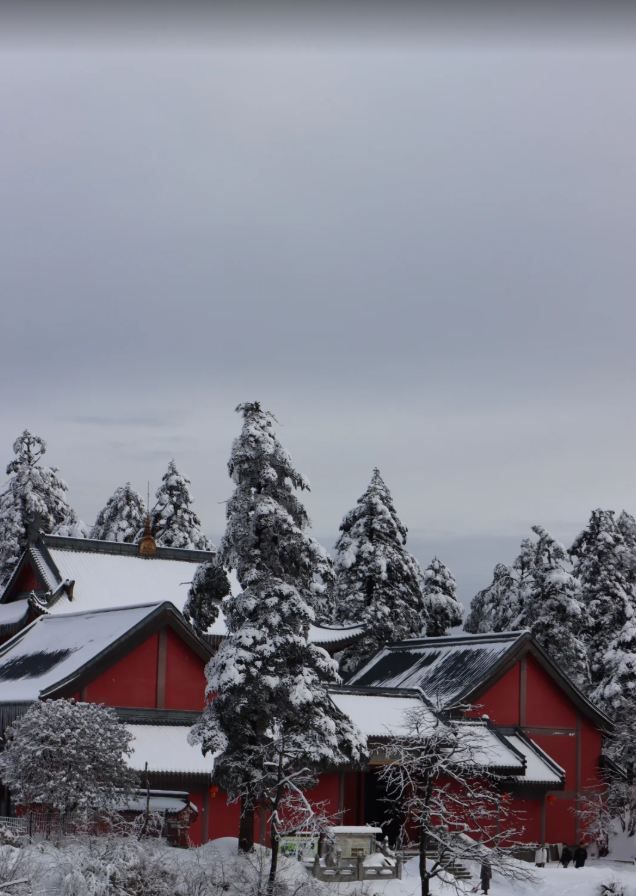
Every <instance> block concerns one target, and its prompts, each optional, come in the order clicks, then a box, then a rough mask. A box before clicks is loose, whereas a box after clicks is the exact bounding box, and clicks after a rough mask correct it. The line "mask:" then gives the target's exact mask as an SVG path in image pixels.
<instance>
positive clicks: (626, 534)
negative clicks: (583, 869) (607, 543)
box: [616, 510, 636, 588]
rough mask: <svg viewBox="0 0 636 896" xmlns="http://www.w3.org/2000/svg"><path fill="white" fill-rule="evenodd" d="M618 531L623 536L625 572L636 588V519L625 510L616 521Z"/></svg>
mask: <svg viewBox="0 0 636 896" xmlns="http://www.w3.org/2000/svg"><path fill="white" fill-rule="evenodd" d="M616 525H617V526H618V531H619V532H620V533H621V535H622V536H623V542H624V549H623V555H622V556H623V562H622V566H623V570H624V572H625V576H626V577H627V580H628V582H629V584H630V585H631V586H632V588H634V587H635V586H636V519H634V517H633V516H632V515H631V513H627V511H626V510H623V511H622V512H621V514H620V516H619V517H618V519H617V520H616Z"/></svg>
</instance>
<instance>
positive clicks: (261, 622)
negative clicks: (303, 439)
mask: <svg viewBox="0 0 636 896" xmlns="http://www.w3.org/2000/svg"><path fill="white" fill-rule="evenodd" d="M237 410H238V411H239V412H240V413H241V414H242V416H243V428H242V431H241V434H240V435H239V436H238V438H237V439H236V440H235V441H234V444H233V446H232V452H231V456H230V460H229V463H228V470H229V473H230V477H231V478H232V480H233V481H234V484H235V489H234V493H233V495H232V497H231V498H230V500H229V502H228V504H227V528H226V532H225V536H224V538H223V541H222V544H221V556H222V560H223V562H224V565H225V566H226V567H228V568H234V569H236V572H237V577H238V580H239V583H240V585H241V587H242V588H243V591H242V593H241V594H239V595H237V596H233V597H231V598H229V599H228V600H227V601H225V604H224V610H225V617H226V621H227V627H228V635H227V637H226V638H225V640H224V641H223V644H222V645H221V647H220V649H219V651H218V653H217V654H216V656H214V657H213V658H212V660H211V661H210V663H209V664H208V667H207V669H206V675H207V694H208V697H209V698H210V701H209V703H208V705H207V707H206V709H205V711H204V713H203V715H202V717H201V719H200V721H199V723H198V724H197V725H195V727H194V728H193V732H192V739H193V740H194V741H195V742H198V743H200V744H201V746H202V749H203V751H204V752H206V753H207V752H217V751H218V753H219V755H218V756H217V758H216V759H215V775H216V779H217V780H218V782H219V783H220V785H221V786H222V787H223V788H224V789H225V790H226V791H227V792H228V793H229V794H230V795H232V796H239V797H240V799H241V828H240V836H239V840H240V847H241V848H242V849H250V848H251V846H252V843H253V813H254V808H255V806H256V805H257V804H258V803H259V800H260V799H261V798H263V796H264V795H265V793H266V792H268V791H269V788H270V787H271V777H272V774H275V773H276V772H275V769H276V768H277V767H278V766H279V765H280V762H281V761H283V754H282V753H281V752H280V747H279V745H280V744H283V745H284V762H285V768H286V769H287V772H288V775H287V777H286V779H285V780H287V781H292V780H293V775H294V774H295V773H296V772H299V771H301V770H305V771H306V770H307V769H309V770H316V771H317V770H319V769H320V768H321V767H324V766H331V767H334V766H338V765H340V764H342V763H345V762H349V761H356V760H358V759H360V758H361V756H362V752H363V749H364V744H363V742H362V741H361V739H360V736H359V735H358V733H357V732H356V730H355V729H354V728H353V726H352V725H351V723H350V721H349V720H348V719H347V718H346V717H345V716H344V715H343V714H342V713H340V712H339V710H337V708H336V707H335V706H334V704H333V703H332V702H331V700H330V699H329V694H328V690H329V687H330V686H332V685H333V684H335V683H337V682H338V681H339V680H340V679H339V676H338V672H337V666H336V664H335V663H334V661H333V660H332V659H331V658H330V657H329V655H328V654H327V653H326V652H325V651H324V650H322V649H321V648H319V647H316V646H315V645H313V644H310V643H309V641H308V637H307V636H308V631H309V626H310V625H311V623H312V621H313V620H314V611H313V609H312V607H311V605H310V604H311V600H312V594H313V592H312V588H313V586H314V558H315V555H316V550H315V546H314V545H315V543H313V541H312V539H310V537H309V536H308V534H307V531H306V530H307V525H308V519H307V513H306V511H305V508H304V507H303V505H302V503H301V501H300V500H299V498H298V496H297V495H296V491H298V490H301V491H302V490H304V489H307V488H308V485H307V482H306V481H305V479H304V478H303V477H302V476H301V475H300V473H298V472H297V471H296V469H295V468H294V466H293V465H292V462H291V459H290V457H289V455H288V454H287V452H286V451H285V450H284V449H283V447H282V446H281V444H280V442H279V441H278V439H277V437H276V434H275V432H274V418H273V417H272V415H271V414H269V413H267V412H266V411H263V410H262V409H261V407H260V405H259V403H258V402H251V403H248V404H244V405H240V406H239V407H238V409H237Z"/></svg>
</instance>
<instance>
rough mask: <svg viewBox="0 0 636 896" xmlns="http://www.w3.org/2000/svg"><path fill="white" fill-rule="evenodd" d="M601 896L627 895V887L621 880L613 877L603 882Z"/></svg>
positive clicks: (600, 890)
mask: <svg viewBox="0 0 636 896" xmlns="http://www.w3.org/2000/svg"><path fill="white" fill-rule="evenodd" d="M599 896H626V891H625V887H624V885H623V884H622V883H621V882H620V881H619V880H616V879H615V878H612V879H611V880H608V881H607V882H606V883H602V884H601V886H600V889H599Z"/></svg>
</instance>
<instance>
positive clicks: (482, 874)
mask: <svg viewBox="0 0 636 896" xmlns="http://www.w3.org/2000/svg"><path fill="white" fill-rule="evenodd" d="M491 880H492V868H491V867H490V862H489V861H488V859H484V861H483V862H482V863H481V868H480V869H479V882H480V883H481V889H482V892H483V893H487V892H488V890H489V889H490V881H491Z"/></svg>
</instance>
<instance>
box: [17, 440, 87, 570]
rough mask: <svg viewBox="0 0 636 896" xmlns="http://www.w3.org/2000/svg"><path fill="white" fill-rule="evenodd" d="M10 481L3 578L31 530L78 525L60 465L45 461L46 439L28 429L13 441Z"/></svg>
mask: <svg viewBox="0 0 636 896" xmlns="http://www.w3.org/2000/svg"><path fill="white" fill-rule="evenodd" d="M13 452H14V454H15V457H14V458H13V460H11V461H10V462H9V464H8V465H7V475H8V476H9V479H8V482H7V484H6V486H5V488H4V491H3V492H2V494H0V581H1V580H4V579H6V578H7V577H8V576H9V575H10V574H11V572H12V570H13V568H14V567H15V565H16V563H17V562H18V559H19V557H20V554H21V553H22V551H23V550H24V548H25V547H26V544H27V542H28V539H29V537H30V533H31V532H32V531H34V530H36V529H37V531H39V532H46V533H51V534H54V533H57V532H59V531H66V530H72V529H73V528H74V527H76V526H78V519H77V516H76V515H75V512H74V511H73V509H72V508H71V506H70V505H69V503H68V499H67V492H68V486H67V485H66V483H65V482H64V480H63V479H62V478H61V477H60V475H59V473H58V470H57V468H56V467H47V466H44V465H43V464H42V463H41V460H42V457H43V455H44V454H45V453H46V442H45V441H44V439H42V438H41V437H40V436H35V435H33V434H32V433H31V432H29V430H28V429H25V430H24V432H22V433H21V434H20V435H19V436H18V438H17V439H16V440H15V442H14V443H13Z"/></svg>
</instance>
